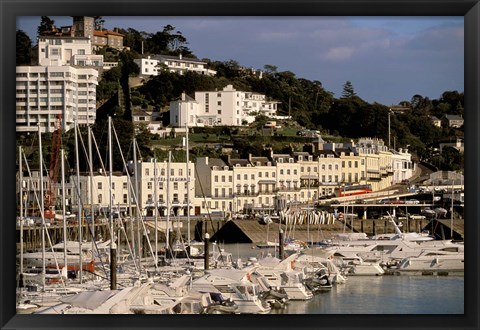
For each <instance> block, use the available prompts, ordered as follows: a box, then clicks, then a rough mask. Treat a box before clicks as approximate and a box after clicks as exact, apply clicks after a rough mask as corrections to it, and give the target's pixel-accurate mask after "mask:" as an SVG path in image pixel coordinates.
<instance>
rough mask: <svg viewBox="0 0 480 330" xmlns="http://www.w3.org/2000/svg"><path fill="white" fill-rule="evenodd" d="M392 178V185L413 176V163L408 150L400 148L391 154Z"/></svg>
mask: <svg viewBox="0 0 480 330" xmlns="http://www.w3.org/2000/svg"><path fill="white" fill-rule="evenodd" d="M392 168H393V178H392V184H397V183H401V182H402V181H404V180H407V179H409V178H411V177H412V176H413V173H414V172H415V163H414V162H413V161H412V154H410V153H409V152H408V149H402V148H400V149H399V150H398V151H394V152H393V154H392Z"/></svg>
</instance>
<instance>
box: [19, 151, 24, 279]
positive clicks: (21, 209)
mask: <svg viewBox="0 0 480 330" xmlns="http://www.w3.org/2000/svg"><path fill="white" fill-rule="evenodd" d="M18 169H19V170H18V180H19V182H20V185H19V192H18V194H19V197H18V200H19V202H20V274H23V165H22V147H21V146H19V147H18Z"/></svg>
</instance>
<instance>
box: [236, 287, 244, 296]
mask: <svg viewBox="0 0 480 330" xmlns="http://www.w3.org/2000/svg"><path fill="white" fill-rule="evenodd" d="M237 289H238V291H240V293H241V294H245V287H244V286H237Z"/></svg>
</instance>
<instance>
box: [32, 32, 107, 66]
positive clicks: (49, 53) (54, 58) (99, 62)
mask: <svg viewBox="0 0 480 330" xmlns="http://www.w3.org/2000/svg"><path fill="white" fill-rule="evenodd" d="M38 61H39V65H40V66H64V65H71V66H82V67H84V66H90V67H95V68H103V66H104V63H103V55H95V54H93V53H92V42H91V40H90V38H88V37H69V36H61V37H57V36H42V37H40V38H39V39H38Z"/></svg>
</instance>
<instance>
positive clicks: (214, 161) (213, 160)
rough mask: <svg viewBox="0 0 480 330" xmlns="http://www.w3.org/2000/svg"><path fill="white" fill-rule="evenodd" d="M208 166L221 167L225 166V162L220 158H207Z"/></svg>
mask: <svg viewBox="0 0 480 330" xmlns="http://www.w3.org/2000/svg"><path fill="white" fill-rule="evenodd" d="M208 166H210V167H213V166H220V167H222V168H223V167H224V166H227V164H226V163H225V162H224V161H223V160H221V159H220V158H208Z"/></svg>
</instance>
